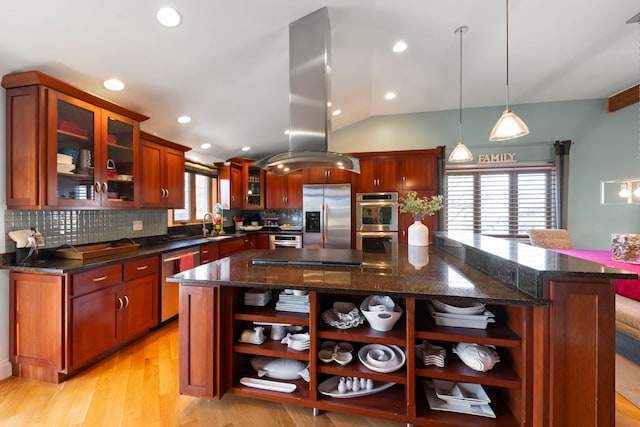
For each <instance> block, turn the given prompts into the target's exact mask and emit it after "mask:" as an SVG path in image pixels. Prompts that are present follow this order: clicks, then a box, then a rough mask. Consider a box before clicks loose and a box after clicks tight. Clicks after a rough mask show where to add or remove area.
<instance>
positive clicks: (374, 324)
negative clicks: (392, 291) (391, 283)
mask: <svg viewBox="0 0 640 427" xmlns="http://www.w3.org/2000/svg"><path fill="white" fill-rule="evenodd" d="M360 311H362V314H364V317H365V318H366V319H367V321H368V322H369V325H370V326H371V328H372V329H375V330H376V331H382V332H386V331H390V330H391V329H392V328H393V325H395V324H396V322H397V321H398V320H399V319H400V317H401V316H402V307H400V306H399V305H398V304H396V303H395V302H394V301H393V300H392V299H391V298H390V297H389V296H385V295H371V296H368V297H366V298H365V299H364V301H362V303H361V304H360Z"/></svg>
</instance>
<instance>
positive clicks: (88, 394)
mask: <svg viewBox="0 0 640 427" xmlns="http://www.w3.org/2000/svg"><path fill="white" fill-rule="evenodd" d="M177 371H178V323H177V322H173V323H171V324H169V325H167V326H165V327H163V328H161V329H160V330H158V331H156V332H154V333H152V334H150V335H149V336H147V337H146V338H144V339H143V340H141V341H139V342H137V343H135V344H133V345H131V346H129V347H128V348H126V349H124V350H122V351H120V352H118V353H117V354H115V355H113V356H112V357H110V358H108V359H107V360H105V361H103V362H102V363H100V364H98V365H96V366H94V367H93V368H91V369H89V370H87V371H85V372H83V373H81V374H79V375H77V376H76V377H74V378H72V379H70V380H68V381H66V382H64V383H62V384H47V383H41V382H36V381H30V380H23V379H19V378H14V377H12V378H8V379H6V380H4V381H1V382H0V426H2V427H27V426H28V427H36V426H46V427H49V426H51V427H63V426H90V427H94V426H104V427H116V426H131V427H155V426H163V427H164V426H166V427H170V426H185V427H195V426H207V427H223V426H224V427H245V426H247V427H271V426H273V427H276V426H277V427H294V426H295V427H307V426H311V425H313V426H316V427H346V426H363V427H370V426H379V427H400V426H404V424H400V423H393V422H388V421H382V420H377V419H373V418H364V417H356V416H351V415H344V414H339V413H335V412H324V413H322V415H320V416H317V417H314V416H313V414H312V411H311V409H309V408H302V407H297V406H293V405H282V404H277V403H273V402H263V401H259V400H255V399H247V398H242V397H237V396H230V395H229V396H225V397H224V398H223V399H222V400H221V401H210V400H206V399H198V398H193V397H188V396H181V395H179V394H178V386H177V383H178V378H177V375H178V372H177ZM616 420H617V422H616V425H617V426H621V427H626V426H637V425H640V409H639V408H637V407H635V406H633V405H632V404H631V403H630V402H628V401H627V400H625V399H624V398H623V397H622V396H620V395H616Z"/></svg>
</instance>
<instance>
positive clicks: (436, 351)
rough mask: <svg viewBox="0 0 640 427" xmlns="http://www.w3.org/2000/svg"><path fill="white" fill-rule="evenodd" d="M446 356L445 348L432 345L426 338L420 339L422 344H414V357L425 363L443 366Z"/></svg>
mask: <svg viewBox="0 0 640 427" xmlns="http://www.w3.org/2000/svg"><path fill="white" fill-rule="evenodd" d="M446 356H447V350H445V349H444V347H440V346H439V345H433V344H431V343H430V342H429V341H428V340H424V341H422V344H420V345H417V346H416V357H417V358H418V359H420V360H422V362H423V363H424V364H425V365H435V366H437V367H439V368H443V367H444V358H445V357H446Z"/></svg>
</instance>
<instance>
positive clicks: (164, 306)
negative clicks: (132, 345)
mask: <svg viewBox="0 0 640 427" xmlns="http://www.w3.org/2000/svg"><path fill="white" fill-rule="evenodd" d="M191 260H192V261H191ZM189 265H193V266H194V267H197V266H198V265H200V247H195V248H194V247H193V246H192V247H190V248H184V249H177V250H175V251H171V252H166V253H164V254H162V267H161V270H162V279H161V280H162V281H161V282H160V322H161V323H162V322H165V321H167V320H169V319H172V318H173V317H175V316H177V315H178V299H179V298H178V295H179V289H180V288H179V284H178V283H175V282H167V277H169V276H173V275H174V274H177V273H180V272H181V271H184V270H185V269H186V267H188V266H189Z"/></svg>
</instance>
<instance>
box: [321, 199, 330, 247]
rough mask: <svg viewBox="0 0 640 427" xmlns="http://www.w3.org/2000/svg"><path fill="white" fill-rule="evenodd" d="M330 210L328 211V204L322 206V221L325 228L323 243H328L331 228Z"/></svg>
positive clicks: (323, 228)
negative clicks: (328, 232)
mask: <svg viewBox="0 0 640 427" xmlns="http://www.w3.org/2000/svg"><path fill="white" fill-rule="evenodd" d="M328 211H329V210H328V209H327V204H326V203H323V204H322V217H323V218H322V219H323V221H324V226H323V227H322V242H323V243H326V242H327V228H329V224H328V221H329V212H328Z"/></svg>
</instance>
